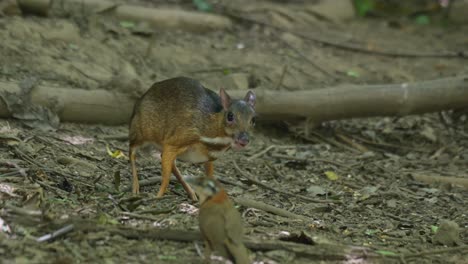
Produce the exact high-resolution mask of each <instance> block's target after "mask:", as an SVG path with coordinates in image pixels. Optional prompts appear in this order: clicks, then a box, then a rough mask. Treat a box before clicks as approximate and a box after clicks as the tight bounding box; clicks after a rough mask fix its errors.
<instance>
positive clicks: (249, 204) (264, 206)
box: [234, 197, 311, 221]
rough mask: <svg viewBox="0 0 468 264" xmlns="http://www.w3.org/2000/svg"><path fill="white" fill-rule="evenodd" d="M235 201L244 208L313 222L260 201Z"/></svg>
mask: <svg viewBox="0 0 468 264" xmlns="http://www.w3.org/2000/svg"><path fill="white" fill-rule="evenodd" d="M234 201H235V202H236V203H238V204H240V205H242V206H245V207H252V208H255V209H259V210H262V211H265V212H268V213H272V214H275V215H279V216H284V217H288V218H293V219H299V220H302V221H311V219H310V218H309V217H306V216H303V215H298V214H295V213H292V212H289V211H287V210H284V209H281V208H278V207H275V206H272V205H269V204H266V203H262V202H259V201H253V200H251V199H247V198H240V197H237V198H235V199H234Z"/></svg>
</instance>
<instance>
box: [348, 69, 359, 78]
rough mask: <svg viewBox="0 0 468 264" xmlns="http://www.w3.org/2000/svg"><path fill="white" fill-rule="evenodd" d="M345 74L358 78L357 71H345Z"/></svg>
mask: <svg viewBox="0 0 468 264" xmlns="http://www.w3.org/2000/svg"><path fill="white" fill-rule="evenodd" d="M346 74H347V75H348V76H351V77H355V78H359V73H357V72H355V71H352V70H349V71H347V72H346Z"/></svg>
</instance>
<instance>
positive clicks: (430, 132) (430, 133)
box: [419, 126, 437, 142]
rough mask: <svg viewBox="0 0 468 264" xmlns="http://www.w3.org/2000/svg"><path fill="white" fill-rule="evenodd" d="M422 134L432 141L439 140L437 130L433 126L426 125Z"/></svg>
mask: <svg viewBox="0 0 468 264" xmlns="http://www.w3.org/2000/svg"><path fill="white" fill-rule="evenodd" d="M419 134H421V136H423V137H425V138H426V139H428V140H429V141H431V142H436V141H437V136H436V134H435V131H434V129H433V128H432V127H429V126H425V127H424V128H423V130H422V131H421V132H419Z"/></svg>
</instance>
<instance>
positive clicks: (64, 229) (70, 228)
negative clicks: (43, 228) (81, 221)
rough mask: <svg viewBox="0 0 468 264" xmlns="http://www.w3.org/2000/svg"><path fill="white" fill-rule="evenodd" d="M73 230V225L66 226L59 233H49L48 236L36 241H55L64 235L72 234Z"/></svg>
mask: <svg viewBox="0 0 468 264" xmlns="http://www.w3.org/2000/svg"><path fill="white" fill-rule="evenodd" d="M73 228H74V226H73V224H70V225H67V226H64V227H62V228H60V229H59V230H57V231H54V232H52V233H49V234H47V235H43V236H41V237H39V238H37V239H36V241H37V242H46V241H49V240H52V239H55V238H57V237H59V236H62V235H64V234H66V233H68V232H71V231H72V230H73Z"/></svg>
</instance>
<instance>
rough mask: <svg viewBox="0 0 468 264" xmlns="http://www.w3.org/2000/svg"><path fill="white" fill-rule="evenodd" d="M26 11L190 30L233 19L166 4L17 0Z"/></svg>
mask: <svg viewBox="0 0 468 264" xmlns="http://www.w3.org/2000/svg"><path fill="white" fill-rule="evenodd" d="M19 3H20V8H21V9H22V10H23V11H24V12H27V13H33V14H36V15H47V14H48V15H50V16H69V15H70V14H75V15H82V16H83V15H86V14H106V15H111V16H114V17H116V18H117V19H120V20H130V21H132V22H146V23H148V24H149V25H151V26H153V28H155V29H181V30H186V31H191V32H206V31H210V30H222V29H227V28H230V27H231V26H232V21H231V20H230V19H229V18H227V17H225V16H221V15H216V14H209V13H202V12H195V11H186V10H180V9H169V8H151V7H143V6H136V5H125V4H116V3H115V2H113V1H106V0H101V1H95V0H54V1H52V0H19Z"/></svg>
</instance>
